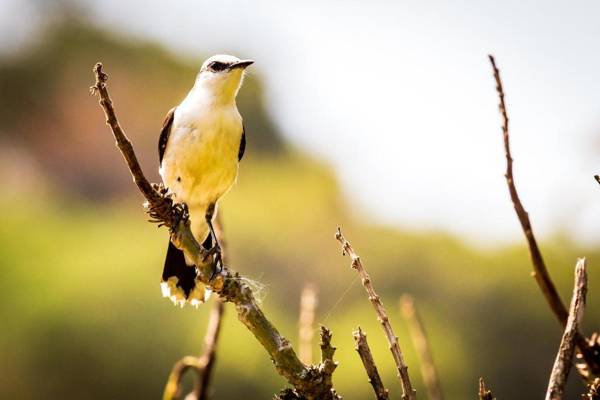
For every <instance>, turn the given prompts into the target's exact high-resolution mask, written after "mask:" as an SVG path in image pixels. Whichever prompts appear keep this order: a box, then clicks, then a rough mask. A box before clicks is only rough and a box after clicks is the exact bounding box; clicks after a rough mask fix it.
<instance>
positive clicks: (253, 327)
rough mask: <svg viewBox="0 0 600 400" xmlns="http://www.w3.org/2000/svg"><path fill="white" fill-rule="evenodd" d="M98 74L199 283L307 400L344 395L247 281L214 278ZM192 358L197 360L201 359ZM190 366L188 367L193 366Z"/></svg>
mask: <svg viewBox="0 0 600 400" xmlns="http://www.w3.org/2000/svg"><path fill="white" fill-rule="evenodd" d="M94 74H95V78H96V82H95V84H94V86H92V88H91V91H92V93H93V94H98V95H99V96H100V105H101V107H102V109H103V111H104V114H105V116H106V123H107V125H109V127H110V128H111V130H112V133H113V135H114V137H115V139H116V141H117V147H118V148H119V150H120V151H121V153H122V154H123V157H124V158H125V160H126V161H127V166H128V167H129V170H130V172H131V174H132V176H133V179H134V181H135V183H136V185H137V186H138V189H139V190H140V192H142V194H143V195H144V197H145V198H146V200H147V201H148V210H149V213H150V215H151V216H152V218H153V219H155V220H156V221H158V222H161V223H162V224H164V225H166V226H167V227H169V228H170V230H171V241H172V242H173V244H174V245H175V246H176V247H177V248H179V249H181V250H182V251H183V252H184V253H185V254H186V256H187V258H188V259H189V260H192V261H193V263H194V264H195V266H196V268H197V270H198V279H199V280H201V281H202V283H204V284H205V285H207V286H208V287H210V288H211V289H212V291H213V292H214V293H216V294H217V295H218V296H219V298H220V299H221V300H222V301H227V302H231V303H233V304H235V306H236V311H237V314H238V319H239V320H240V321H241V322H242V323H243V324H244V325H245V326H246V327H247V328H248V329H249V330H250V331H251V332H252V333H253V334H254V336H255V337H256V339H257V340H258V341H259V342H260V344H261V345H262V346H263V347H264V349H265V350H266V351H267V353H268V354H269V356H270V357H271V359H272V360H273V363H274V364H275V368H276V369H277V372H278V373H279V374H280V375H281V376H283V377H284V378H285V379H286V380H287V381H288V382H289V383H290V384H291V385H292V386H293V387H294V388H295V390H296V391H297V392H298V393H299V394H301V395H302V396H304V397H305V398H307V399H324V400H327V399H337V398H338V396H337V394H335V391H334V390H333V388H332V386H331V376H330V372H333V371H332V369H331V367H330V362H326V363H321V364H320V365H317V366H306V365H304V364H303V363H302V362H301V361H300V359H299V358H298V357H297V355H296V352H295V351H294V349H293V348H292V346H291V344H290V342H289V341H288V340H287V339H285V338H284V337H283V336H281V335H280V334H279V332H278V331H277V329H276V328H275V327H274V326H273V324H271V322H270V321H269V320H268V319H267V317H266V316H265V315H264V313H263V312H262V310H261V309H260V307H259V305H258V303H257V302H256V299H255V298H254V294H253V292H252V289H251V288H250V287H249V286H248V284H247V283H246V281H245V279H243V278H242V277H241V276H240V275H239V274H237V273H235V272H233V271H232V270H231V269H229V268H226V267H224V268H223V270H222V271H221V272H220V273H219V274H216V275H215V276H214V278H213V279H210V278H211V275H212V274H213V271H214V265H213V260H209V259H207V257H206V256H207V251H206V250H205V249H204V248H203V247H202V246H201V245H200V244H199V243H198V242H197V241H196V239H195V238H194V236H193V235H192V232H191V230H190V226H189V225H190V223H189V220H188V219H187V213H186V212H185V207H183V206H181V205H176V204H173V202H172V200H171V199H170V198H168V196H166V195H165V193H166V191H165V190H163V189H161V190H159V189H160V188H159V187H158V186H156V185H150V183H149V182H148V180H147V179H146V178H145V176H144V174H143V172H142V169H141V167H140V165H139V163H138V161H137V158H136V156H135V152H134V150H133V146H132V145H131V142H130V141H129V140H128V139H127V137H126V136H125V133H124V132H123V130H122V129H121V127H120V125H119V123H118V120H117V117H116V114H115V110H114V108H113V104H112V101H111V99H110V96H109V94H108V90H107V86H106V82H107V81H108V76H107V75H106V74H105V73H104V72H103V71H102V64H101V63H97V64H96V65H95V66H94ZM192 358H194V359H195V357H192ZM331 362H333V361H331ZM190 366H191V365H190ZM190 366H184V367H186V368H189V367H190ZM192 367H193V366H192Z"/></svg>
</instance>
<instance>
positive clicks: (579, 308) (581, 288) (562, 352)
mask: <svg viewBox="0 0 600 400" xmlns="http://www.w3.org/2000/svg"><path fill="white" fill-rule="evenodd" d="M586 293H587V272H586V269H585V258H580V259H579V260H578V261H577V265H576V266H575V284H574V287H573V297H572V299H571V307H570V309H569V318H568V320H567V326H566V328H565V332H564V334H563V337H562V340H561V342H560V347H559V349H558V354H557V355H556V360H555V361H554V366H553V367H552V373H551V375H550V382H549V383H548V391H547V392H546V400H560V399H562V398H563V392H564V388H565V384H566V383H567V378H568V377H569V371H570V370H571V362H572V360H573V353H574V352H575V336H576V335H577V329H578V326H579V324H580V323H581V319H582V318H583V312H584V310H585V296H586Z"/></svg>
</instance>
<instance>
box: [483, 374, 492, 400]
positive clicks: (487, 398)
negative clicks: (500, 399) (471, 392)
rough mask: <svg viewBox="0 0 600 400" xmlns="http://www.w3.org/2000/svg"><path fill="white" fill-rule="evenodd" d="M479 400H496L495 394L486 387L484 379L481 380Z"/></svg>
mask: <svg viewBox="0 0 600 400" xmlns="http://www.w3.org/2000/svg"><path fill="white" fill-rule="evenodd" d="M479 400H494V394H493V393H492V391H491V390H488V388H486V387H485V382H484V380H483V378H479Z"/></svg>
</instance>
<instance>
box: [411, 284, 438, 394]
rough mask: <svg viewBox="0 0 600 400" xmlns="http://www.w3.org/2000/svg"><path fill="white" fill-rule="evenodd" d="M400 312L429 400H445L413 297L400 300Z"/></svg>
mask: <svg viewBox="0 0 600 400" xmlns="http://www.w3.org/2000/svg"><path fill="white" fill-rule="evenodd" d="M400 310H401V311H402V315H403V316H404V318H405V319H406V322H407V324H408V331H409V333H410V337H411V338H412V342H413V344H414V346H415V350H416V351H417V355H418V357H419V365H420V366H421V375H423V382H424V383H425V389H426V390H427V394H428V398H429V400H443V398H444V395H443V392H442V386H441V385H440V380H439V378H438V373H437V370H436V368H435V363H434V362H433V356H432V355H431V350H430V348H429V341H428V340H427V334H426V333H425V327H424V325H423V322H422V321H421V318H420V316H419V313H418V312H417V309H416V307H415V302H414V300H413V298H412V297H411V296H409V295H407V294H405V295H403V296H402V297H401V298H400Z"/></svg>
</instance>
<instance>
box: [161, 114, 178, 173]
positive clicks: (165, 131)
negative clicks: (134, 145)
mask: <svg viewBox="0 0 600 400" xmlns="http://www.w3.org/2000/svg"><path fill="white" fill-rule="evenodd" d="M174 117H175V107H173V108H171V109H170V110H169V112H168V113H167V116H166V117H165V120H164V122H163V127H162V130H161V131H160V137H159V139H158V161H159V163H162V159H163V156H164V155H165V150H166V149H167V143H168V142H169V135H170V134H171V126H172V125H173V118H174Z"/></svg>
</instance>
